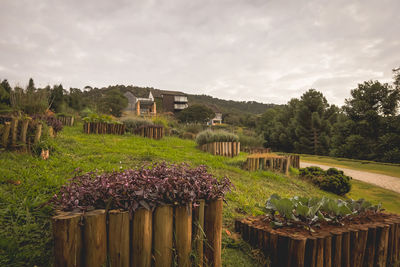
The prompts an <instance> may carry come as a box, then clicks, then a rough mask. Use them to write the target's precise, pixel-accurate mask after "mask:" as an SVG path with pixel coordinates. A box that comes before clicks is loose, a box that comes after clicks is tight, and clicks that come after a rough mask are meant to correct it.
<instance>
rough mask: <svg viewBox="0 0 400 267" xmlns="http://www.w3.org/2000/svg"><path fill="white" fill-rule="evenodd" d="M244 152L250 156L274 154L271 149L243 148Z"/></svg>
mask: <svg viewBox="0 0 400 267" xmlns="http://www.w3.org/2000/svg"><path fill="white" fill-rule="evenodd" d="M242 151H243V152H246V153H249V154H265V153H271V152H272V150H271V148H264V147H256V148H243V149H242Z"/></svg>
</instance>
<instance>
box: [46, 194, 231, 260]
mask: <svg viewBox="0 0 400 267" xmlns="http://www.w3.org/2000/svg"><path fill="white" fill-rule="evenodd" d="M222 203H223V202H222V200H221V199H218V200H213V201H207V202H204V201H201V202H200V205H199V206H197V207H195V208H194V209H193V211H192V208H191V207H192V205H189V206H172V205H165V206H160V207H157V208H156V209H155V210H154V212H151V211H148V210H146V209H139V210H137V211H136V212H135V213H134V214H133V216H132V217H133V218H129V214H128V213H127V212H125V211H118V210H112V211H109V212H108V213H107V212H105V211H104V210H95V211H92V212H87V213H84V214H83V213H72V212H71V213H70V212H60V213H59V214H58V215H57V216H54V217H53V218H52V224H53V237H54V256H55V257H54V266H55V267H60V266H103V264H104V266H105V263H106V261H107V255H108V262H109V263H111V264H112V265H111V266H113V267H114V266H116V267H118V266H124V267H150V266H154V267H171V266H172V264H173V261H174V260H173V257H174V253H175V255H176V257H175V259H177V261H178V262H177V263H178V266H179V267H189V266H196V267H202V266H210V267H221V266H222V263H221V238H222ZM203 226H204V227H203ZM203 233H204V234H203ZM204 235H205V236H204ZM192 253H195V254H196V256H195V257H194V258H195V260H196V262H192V257H191V254H192ZM203 264H204V265H203Z"/></svg>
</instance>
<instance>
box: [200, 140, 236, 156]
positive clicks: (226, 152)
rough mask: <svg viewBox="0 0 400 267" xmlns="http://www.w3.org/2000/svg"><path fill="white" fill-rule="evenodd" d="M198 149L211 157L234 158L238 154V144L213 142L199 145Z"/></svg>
mask: <svg viewBox="0 0 400 267" xmlns="http://www.w3.org/2000/svg"><path fill="white" fill-rule="evenodd" d="M200 149H201V150H202V151H204V152H208V153H211V154H213V155H218V156H225V157H235V156H237V155H239V153H240V142H213V143H208V144H204V145H201V146H200Z"/></svg>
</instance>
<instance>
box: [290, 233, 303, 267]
mask: <svg viewBox="0 0 400 267" xmlns="http://www.w3.org/2000/svg"><path fill="white" fill-rule="evenodd" d="M305 250H306V239H304V238H291V239H290V241H289V255H288V256H289V260H288V266H290V267H303V266H305V265H304V255H305Z"/></svg>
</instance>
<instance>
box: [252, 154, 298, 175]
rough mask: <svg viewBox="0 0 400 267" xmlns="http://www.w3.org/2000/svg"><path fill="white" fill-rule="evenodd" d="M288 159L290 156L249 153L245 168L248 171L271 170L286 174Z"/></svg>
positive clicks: (289, 164) (288, 164) (287, 171)
mask: <svg viewBox="0 0 400 267" xmlns="http://www.w3.org/2000/svg"><path fill="white" fill-rule="evenodd" d="M290 159H291V158H290V157H282V156H268V154H260V156H253V155H250V156H249V157H247V161H246V169H247V170H248V171H258V170H271V171H278V172H281V173H285V174H288V173H289V167H290V166H291V160H290Z"/></svg>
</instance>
